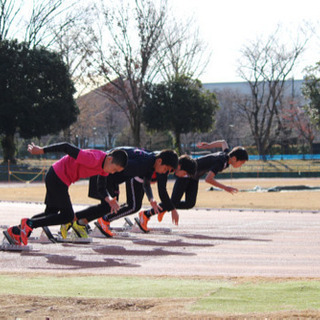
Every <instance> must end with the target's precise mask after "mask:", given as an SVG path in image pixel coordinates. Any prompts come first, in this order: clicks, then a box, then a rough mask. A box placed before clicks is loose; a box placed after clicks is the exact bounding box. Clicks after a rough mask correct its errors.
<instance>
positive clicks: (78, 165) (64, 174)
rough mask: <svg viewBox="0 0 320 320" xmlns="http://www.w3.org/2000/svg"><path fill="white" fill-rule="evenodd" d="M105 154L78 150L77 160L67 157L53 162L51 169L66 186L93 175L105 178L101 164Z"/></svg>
mask: <svg viewBox="0 0 320 320" xmlns="http://www.w3.org/2000/svg"><path fill="white" fill-rule="evenodd" d="M106 156H107V154H106V153H105V152H103V151H100V150H89V149H88V150H80V152H79V155H78V157H77V159H74V158H72V157H70V156H68V155H66V156H64V157H63V158H61V159H60V160H59V161H57V162H55V163H54V164H53V165H52V167H53V170H54V171H55V173H56V174H57V176H58V177H59V178H60V179H61V180H62V181H63V182H64V183H65V184H66V185H67V186H70V185H71V183H74V182H76V181H78V180H79V179H81V178H89V177H91V176H95V175H101V176H107V175H108V174H109V173H107V172H105V171H104V170H103V162H104V159H105V158H106Z"/></svg>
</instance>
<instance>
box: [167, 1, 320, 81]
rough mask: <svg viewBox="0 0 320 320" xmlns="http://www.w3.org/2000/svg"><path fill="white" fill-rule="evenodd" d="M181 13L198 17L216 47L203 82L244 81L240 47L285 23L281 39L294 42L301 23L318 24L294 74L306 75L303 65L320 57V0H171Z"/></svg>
mask: <svg viewBox="0 0 320 320" xmlns="http://www.w3.org/2000/svg"><path fill="white" fill-rule="evenodd" d="M168 3H169V4H170V6H171V7H172V10H173V11H174V12H173V13H174V15H175V16H177V17H181V18H182V19H183V18H184V17H190V16H192V17H193V18H194V21H195V24H196V25H198V27H199V31H200V37H201V38H202V39H203V40H204V41H205V42H206V43H208V48H209V49H210V50H211V51H212V55H211V60H210V63H209V64H208V66H207V68H206V70H205V72H204V73H203V74H202V75H201V76H200V77H199V79H200V80H201V81H202V82H203V83H208V82H235V81H243V80H242V79H241V78H240V77H239V76H238V75H237V66H238V61H239V59H240V57H241V53H240V50H241V48H242V47H243V46H244V45H245V44H248V41H254V40H256V39H257V38H258V37H261V36H262V37H263V36H269V35H271V34H272V33H273V32H274V31H275V30H276V28H277V26H278V25H281V28H282V29H283V30H286V33H285V34H284V35H283V37H282V38H281V40H282V41H283V43H284V44H288V46H289V45H290V43H292V42H290V41H292V39H291V38H292V37H295V36H296V35H297V30H298V28H299V26H301V25H303V24H305V22H306V21H307V22H308V23H312V24H314V25H317V26H318V30H317V31H316V36H313V37H312V38H311V39H310V40H309V42H308V44H307V46H306V50H305V53H304V54H303V55H302V57H301V59H300V62H299V64H298V65H297V67H296V69H295V70H294V72H293V74H292V76H293V77H294V78H295V79H297V80H300V79H303V75H304V74H305V72H304V71H303V69H304V68H305V67H306V66H308V65H315V63H316V62H317V61H320V1H319V0H303V1H301V0H299V1H297V0H265V1H261V0H168Z"/></svg>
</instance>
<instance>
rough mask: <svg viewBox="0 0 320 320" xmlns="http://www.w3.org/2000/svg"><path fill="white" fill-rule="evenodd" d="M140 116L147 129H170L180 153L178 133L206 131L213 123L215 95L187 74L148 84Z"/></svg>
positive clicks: (215, 104)
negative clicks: (166, 81) (168, 80)
mask: <svg viewBox="0 0 320 320" xmlns="http://www.w3.org/2000/svg"><path fill="white" fill-rule="evenodd" d="M144 102H145V105H144V109H143V119H144V123H145V124H146V126H147V128H148V129H149V130H155V131H164V130H171V131H172V132H173V134H174V136H175V144H176V148H177V149H178V152H179V154H181V143H180V135H181V134H182V133H189V132H194V131H200V132H206V131H208V130H210V129H211V128H212V127H213V125H214V115H215V111H216V109H217V108H218V102H217V100H216V96H215V95H214V94H213V93H211V92H209V91H204V90H203V88H202V85H201V83H200V81H198V80H195V81H194V80H192V79H190V78H188V77H179V78H175V79H172V80H171V81H170V82H168V83H160V84H154V85H152V84H149V85H148V86H147V89H146V94H145V97H144Z"/></svg>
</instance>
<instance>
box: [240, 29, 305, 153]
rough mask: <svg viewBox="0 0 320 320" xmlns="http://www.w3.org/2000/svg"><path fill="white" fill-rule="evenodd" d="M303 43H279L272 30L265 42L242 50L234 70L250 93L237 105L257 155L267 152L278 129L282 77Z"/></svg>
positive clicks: (288, 72) (298, 53) (259, 42)
mask: <svg viewBox="0 0 320 320" xmlns="http://www.w3.org/2000/svg"><path fill="white" fill-rule="evenodd" d="M305 43H306V42H302V43H301V42H298V43H296V44H294V45H293V47H292V48H288V47H287V46H285V45H284V44H281V43H279V41H278V39H277V33H275V34H273V35H271V36H270V37H269V38H268V39H267V41H266V42H264V41H263V40H262V39H258V40H257V41H256V42H252V43H251V44H249V45H246V46H245V47H244V48H243V50H242V54H243V61H242V63H241V64H240V66H239V69H238V71H239V74H240V76H241V77H242V78H243V79H244V80H245V81H247V83H248V85H249V87H250V91H251V94H250V95H248V96H247V97H245V98H242V100H241V101H239V108H241V109H242V110H243V112H244V113H245V115H246V118H247V120H248V123H249V127H250V130H251V133H252V136H253V138H254V141H255V145H256V147H257V149H258V152H259V154H260V155H265V154H267V152H268V151H269V150H270V148H271V146H272V144H273V143H274V141H275V138H276V137H277V136H278V135H279V133H280V132H281V130H282V123H281V117H279V115H280V113H279V106H281V104H282V99H283V94H284V90H285V85H286V80H287V79H288V77H289V75H290V73H291V72H292V70H293V67H294V66H295V63H296V61H297V59H298V58H299V57H300V55H301V54H302V52H303V49H304V45H305Z"/></svg>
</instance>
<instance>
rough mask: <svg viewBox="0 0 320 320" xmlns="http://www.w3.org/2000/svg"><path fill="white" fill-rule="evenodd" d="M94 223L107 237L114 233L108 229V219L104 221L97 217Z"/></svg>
mask: <svg viewBox="0 0 320 320" xmlns="http://www.w3.org/2000/svg"><path fill="white" fill-rule="evenodd" d="M95 225H96V226H97V228H98V229H99V230H100V231H101V233H103V234H104V235H105V236H106V237H107V238H112V237H113V236H114V233H113V232H112V231H111V230H110V222H109V221H105V220H104V219H102V218H99V219H98V220H97V222H96V223H95Z"/></svg>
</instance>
